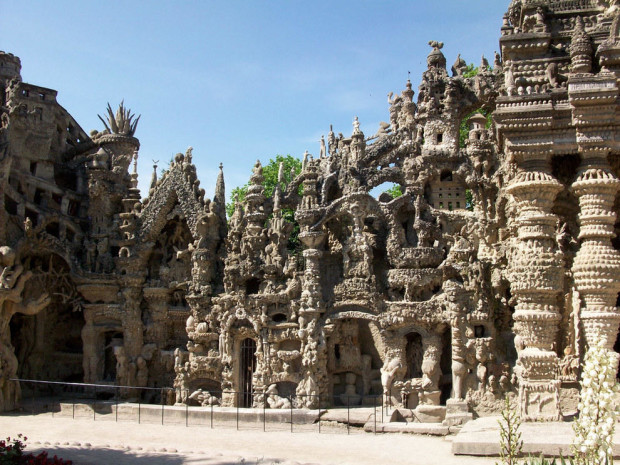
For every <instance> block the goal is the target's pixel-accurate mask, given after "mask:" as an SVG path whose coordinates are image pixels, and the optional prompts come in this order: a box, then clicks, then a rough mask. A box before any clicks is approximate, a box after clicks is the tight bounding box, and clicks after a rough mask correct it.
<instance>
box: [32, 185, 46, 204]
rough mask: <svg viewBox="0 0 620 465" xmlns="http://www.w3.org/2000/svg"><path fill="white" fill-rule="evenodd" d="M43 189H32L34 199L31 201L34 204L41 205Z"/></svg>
mask: <svg viewBox="0 0 620 465" xmlns="http://www.w3.org/2000/svg"><path fill="white" fill-rule="evenodd" d="M44 192H45V191H43V190H42V189H37V190H36V191H34V200H33V202H34V203H35V204H36V205H41V203H43V194H44Z"/></svg>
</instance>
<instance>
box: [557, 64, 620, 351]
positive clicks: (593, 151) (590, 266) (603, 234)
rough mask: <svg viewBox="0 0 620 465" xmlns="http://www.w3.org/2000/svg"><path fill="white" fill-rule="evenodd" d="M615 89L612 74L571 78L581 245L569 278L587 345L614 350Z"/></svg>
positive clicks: (618, 265)
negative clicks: (578, 160) (612, 157)
mask: <svg viewBox="0 0 620 465" xmlns="http://www.w3.org/2000/svg"><path fill="white" fill-rule="evenodd" d="M617 95H618V88H617V87H616V79H615V76H614V75H612V74H609V75H598V76H596V77H593V76H592V75H581V76H575V77H572V78H571V79H570V81H569V96H570V102H571V105H572V106H573V121H574V123H575V126H576V127H577V144H578V146H579V152H580V155H581V158H582V161H581V166H580V167H579V171H578V173H577V179H576V180H575V182H573V185H572V190H573V192H574V194H575V195H576V196H577V198H578V199H579V217H578V221H579V226H580V230H579V239H580V241H581V245H580V247H579V251H578V252H577V255H576V256H575V261H574V263H573V269H572V271H573V277H574V280H575V286H576V287H577V290H578V291H579V295H580V298H581V300H582V302H581V312H580V313H581V314H580V320H581V322H582V324H583V335H584V337H585V342H586V344H587V346H592V345H594V344H597V343H601V342H602V343H603V344H604V345H605V347H606V348H607V349H608V350H610V351H611V350H613V346H614V342H615V340H616V335H617V333H618V325H619V323H620V312H619V311H618V308H617V307H616V299H617V296H618V292H620V252H618V251H617V250H615V249H614V247H613V245H612V243H611V239H612V238H613V237H614V235H615V233H614V224H615V221H616V213H615V212H614V211H613V207H614V200H615V198H616V195H617V193H618V191H619V190H620V180H618V178H617V177H616V175H615V174H614V172H613V170H612V169H611V166H610V165H609V162H608V158H607V157H608V155H609V152H610V147H611V145H612V144H613V143H614V142H613V139H614V133H613V126H612V124H613V121H614V117H615V110H616V106H617V105H616V98H617Z"/></svg>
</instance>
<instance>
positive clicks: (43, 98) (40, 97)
mask: <svg viewBox="0 0 620 465" xmlns="http://www.w3.org/2000/svg"><path fill="white" fill-rule="evenodd" d="M39 99H40V100H45V94H42V93H40V92H39Z"/></svg>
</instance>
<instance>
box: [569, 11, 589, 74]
mask: <svg viewBox="0 0 620 465" xmlns="http://www.w3.org/2000/svg"><path fill="white" fill-rule="evenodd" d="M570 61H571V71H572V72H573V73H589V72H591V71H592V42H591V41H590V37H588V34H587V33H586V31H585V29H584V27H583V20H582V19H581V16H577V18H576V19H575V29H574V31H573V35H572V37H571V43H570Z"/></svg>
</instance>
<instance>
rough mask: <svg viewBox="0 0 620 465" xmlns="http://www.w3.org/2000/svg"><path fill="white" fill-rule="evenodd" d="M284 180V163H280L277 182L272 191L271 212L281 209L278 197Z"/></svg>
mask: <svg viewBox="0 0 620 465" xmlns="http://www.w3.org/2000/svg"><path fill="white" fill-rule="evenodd" d="M283 182H284V163H282V162H281V163H280V166H279V167H278V182H277V183H276V187H275V189H274V191H273V212H274V213H276V212H279V211H280V210H281V207H280V202H281V200H280V197H281V196H282V187H281V186H282V183H283Z"/></svg>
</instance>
